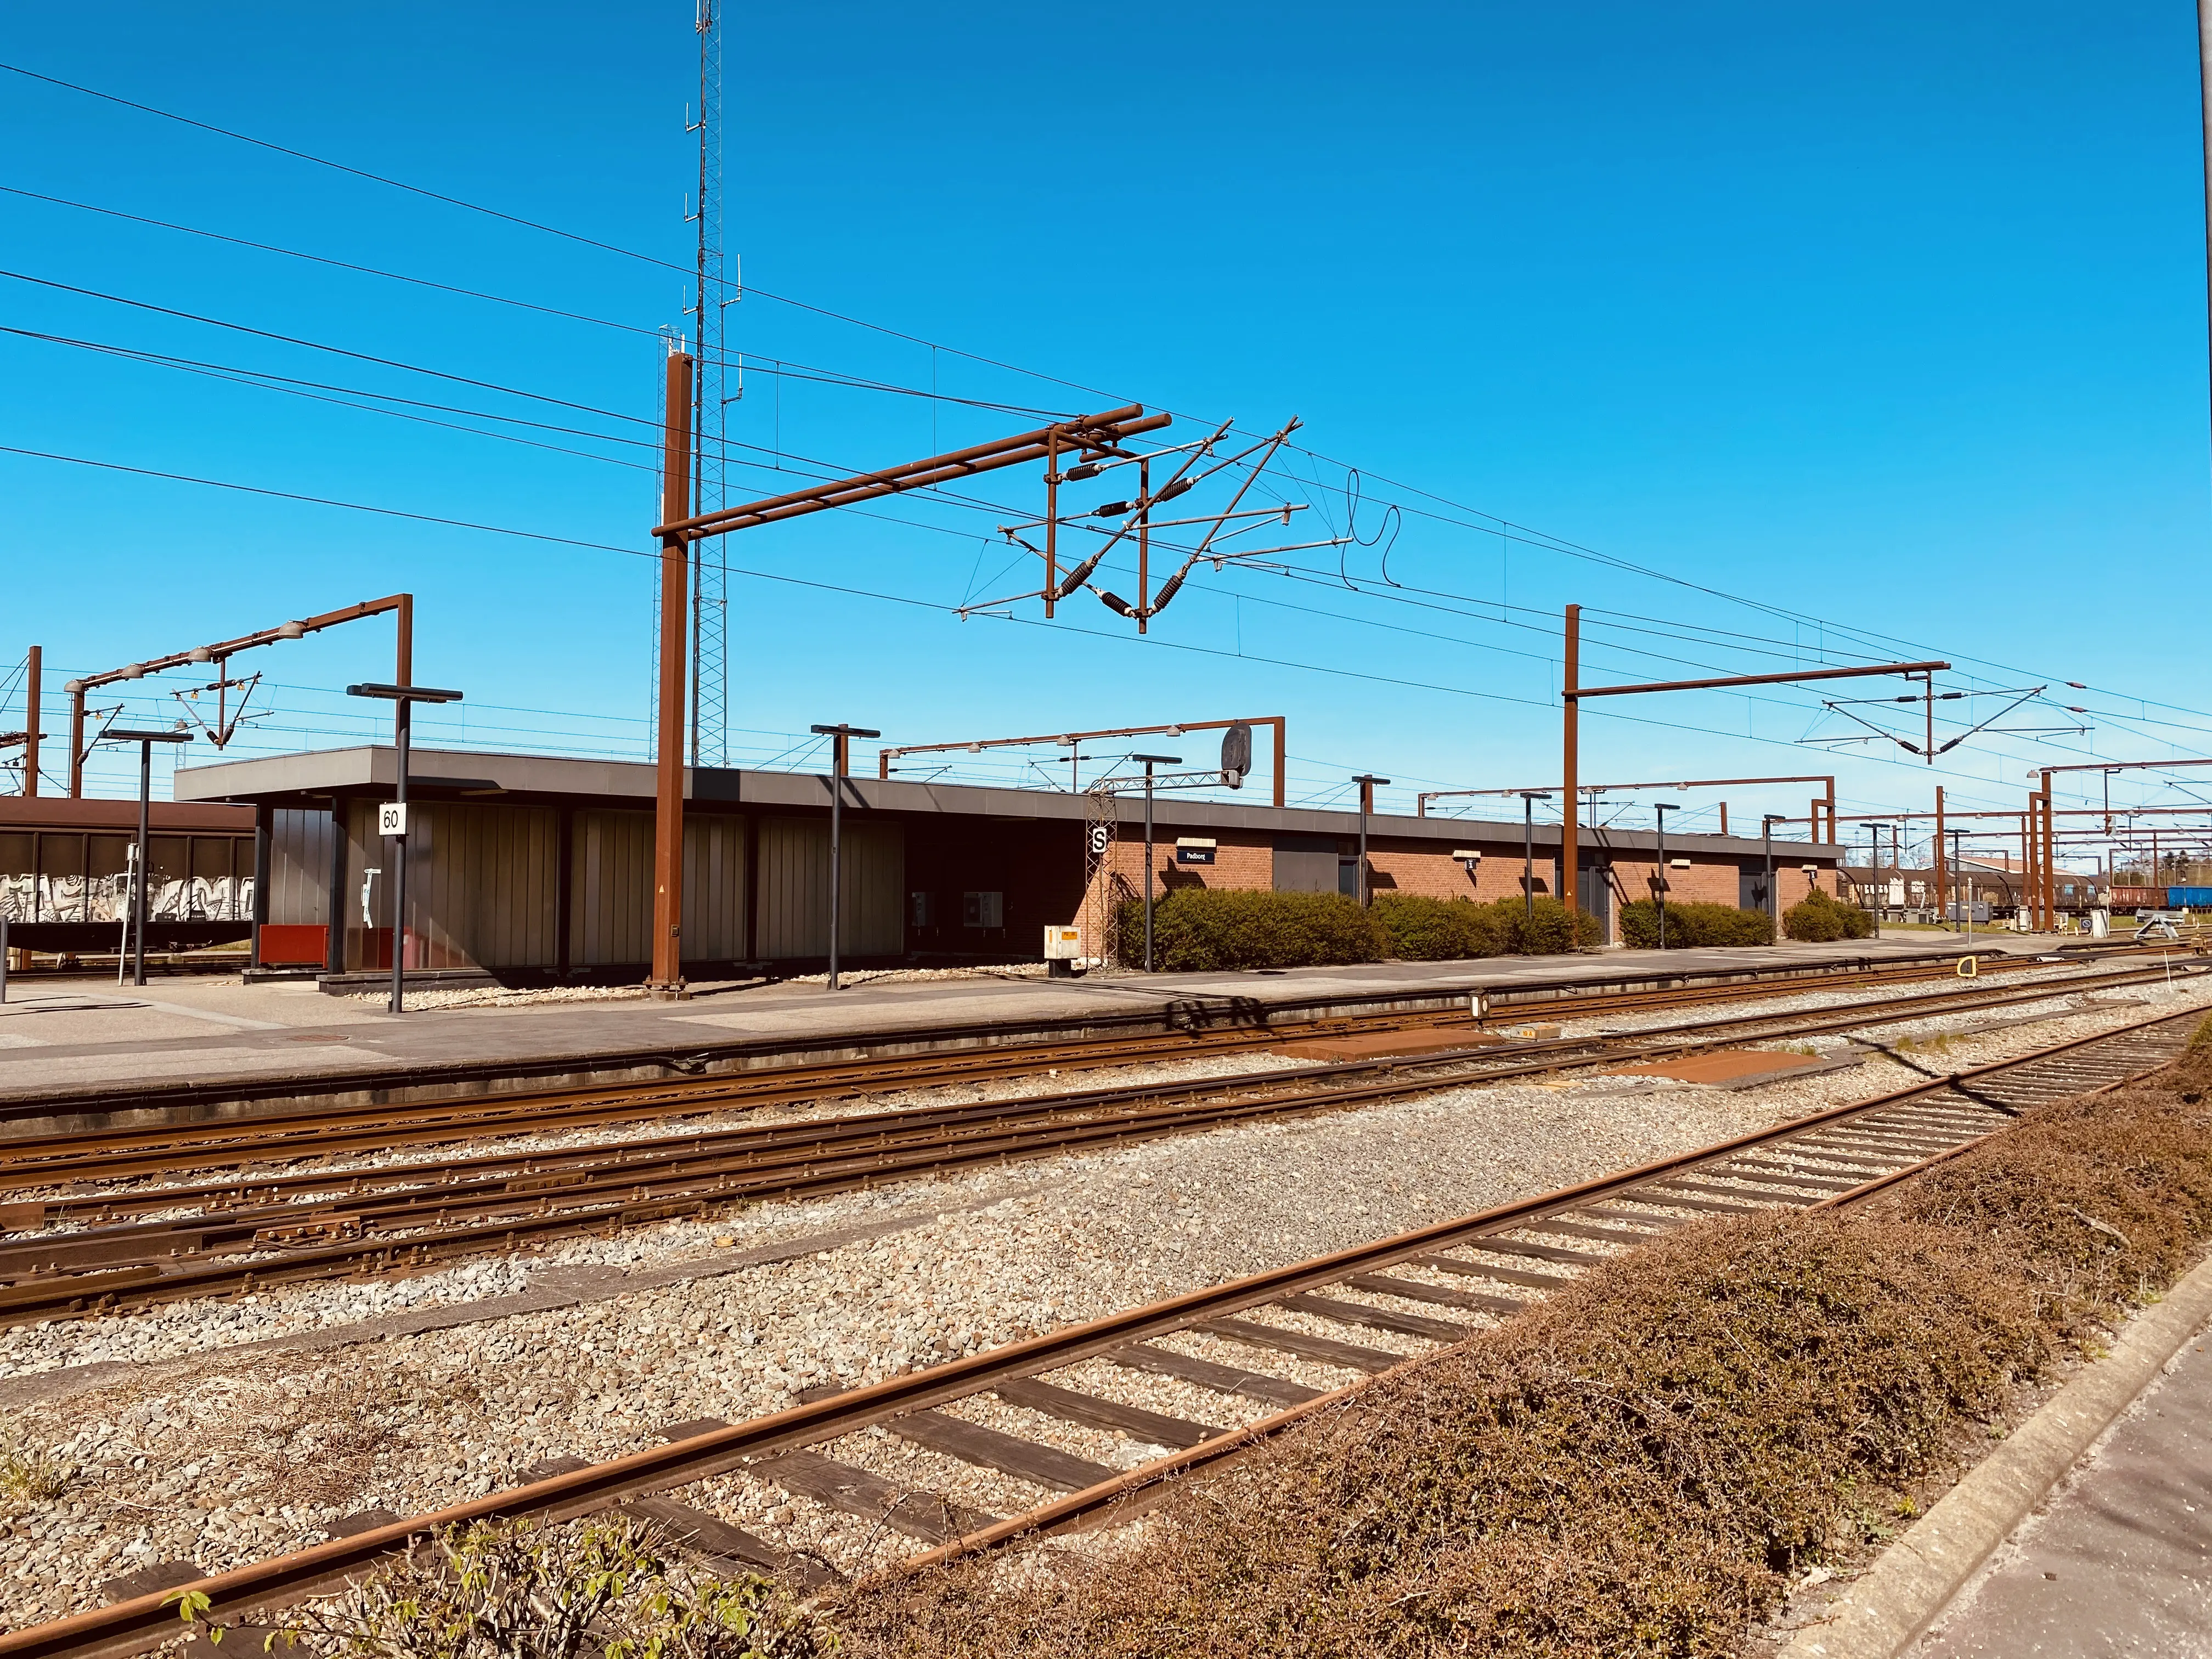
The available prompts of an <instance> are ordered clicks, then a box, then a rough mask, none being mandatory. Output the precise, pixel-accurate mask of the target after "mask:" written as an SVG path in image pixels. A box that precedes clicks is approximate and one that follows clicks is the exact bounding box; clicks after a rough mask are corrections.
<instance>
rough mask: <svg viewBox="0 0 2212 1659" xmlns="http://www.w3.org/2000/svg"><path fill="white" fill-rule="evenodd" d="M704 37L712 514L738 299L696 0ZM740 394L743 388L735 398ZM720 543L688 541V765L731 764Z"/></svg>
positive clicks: (700, 436)
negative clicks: (730, 280)
mask: <svg viewBox="0 0 2212 1659" xmlns="http://www.w3.org/2000/svg"><path fill="white" fill-rule="evenodd" d="M696 3H697V11H696V16H695V19H694V25H693V26H694V27H695V28H696V31H697V33H698V36H699V119H698V123H697V125H696V127H695V128H694V129H693V131H696V132H697V133H698V135H699V193H698V197H697V200H698V209H697V211H696V214H695V215H694V218H695V221H696V224H697V226H698V231H699V235H698V264H697V285H696V288H695V289H693V298H694V306H693V311H694V313H695V316H696V322H697V326H696V329H695V330H694V332H695V334H696V337H697V339H698V357H699V363H698V368H697V370H696V373H695V374H694V377H693V380H692V386H693V388H694V391H693V396H694V398H695V400H696V406H695V407H694V409H693V410H692V420H691V442H692V451H691V510H692V511H693V512H694V513H712V512H713V511H714V509H715V508H717V507H722V506H724V505H726V494H725V491H726V454H727V448H728V446H727V441H726V440H727V422H728V408H729V401H730V400H729V398H727V397H726V396H725V395H724V392H723V387H724V386H725V384H726V377H725V375H724V374H723V369H722V362H723V359H724V357H725V356H726V355H727V352H726V343H727V331H726V328H725V325H724V322H723V313H724V311H725V309H726V307H728V306H729V305H730V304H732V302H733V299H734V296H733V295H731V293H730V291H729V289H728V288H727V286H726V283H725V281H724V277H723V258H722V18H721V5H720V0H696ZM743 392H744V383H743V381H742V380H740V381H739V382H738V395H742V394H743ZM726 557H727V555H726V553H725V552H724V551H723V550H722V544H721V542H720V540H719V539H718V538H708V539H706V540H702V541H696V542H694V543H692V544H691V764H693V765H694V766H726V765H728V764H729V759H730V755H729V748H730V742H729V731H730V726H729V711H730V688H729V637H730V611H729V603H728V599H729V571H728V567H727V565H726V562H725V561H726Z"/></svg>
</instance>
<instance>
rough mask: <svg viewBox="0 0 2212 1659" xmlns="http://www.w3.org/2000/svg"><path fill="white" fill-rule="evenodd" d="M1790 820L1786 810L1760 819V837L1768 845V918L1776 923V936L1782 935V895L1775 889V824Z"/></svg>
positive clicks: (1771, 813)
mask: <svg viewBox="0 0 2212 1659" xmlns="http://www.w3.org/2000/svg"><path fill="white" fill-rule="evenodd" d="M1789 822H1790V817H1789V815H1788V814H1787V813H1785V812H1769V813H1767V814H1766V815H1765V817H1761V818H1760V819H1759V840H1760V841H1761V842H1764V843H1765V847H1766V919H1767V920H1768V921H1771V922H1772V923H1773V924H1774V937H1775V938H1776V939H1780V938H1781V937H1782V896H1781V895H1780V894H1778V893H1777V892H1776V891H1775V890H1774V826H1775V825H1776V824H1778V823H1789Z"/></svg>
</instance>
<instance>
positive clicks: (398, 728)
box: [279, 629, 461, 1014]
mask: <svg viewBox="0 0 2212 1659" xmlns="http://www.w3.org/2000/svg"><path fill="white" fill-rule="evenodd" d="M279 632H282V630H281V629H280V630H279ZM346 696H349V697H368V698H369V699H371V700H373V701H374V702H388V703H390V704H391V705H392V748H393V749H394V750H397V751H398V783H397V787H396V789H395V793H394V794H393V797H392V802H391V805H388V806H382V807H380V808H378V810H377V828H378V829H379V830H380V831H381V832H382V834H383V836H384V837H385V838H386V840H388V841H395V842H398V843H399V844H398V848H396V849H394V851H393V853H392V1001H391V1004H390V1007H391V1011H392V1012H393V1013H395V1014H404V1013H405V1012H407V986H406V981H405V980H404V977H403V975H404V974H405V972H406V964H407V756H408V745H409V744H410V740H411V738H412V737H413V734H414V730H415V713H414V710H415V705H416V703H418V702H460V701H461V694H460V693H459V692H458V691H453V690H444V689H441V688H440V687H437V686H430V685H394V684H390V683H388V682H386V681H383V680H368V681H364V682H363V683H362V684H357V685H349V686H348V687H346ZM395 809H396V810H395ZM331 926H332V927H336V926H337V918H336V917H335V916H333V917H332V918H331Z"/></svg>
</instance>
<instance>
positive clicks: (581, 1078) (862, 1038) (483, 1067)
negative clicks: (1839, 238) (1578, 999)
mask: <svg viewBox="0 0 2212 1659" xmlns="http://www.w3.org/2000/svg"><path fill="white" fill-rule="evenodd" d="M1961 954H1964V952H1963V951H1960V950H1958V949H1956V948H1942V947H1935V948H1927V949H1918V950H1911V951H1897V952H1895V953H1893V954H1891V953H1884V954H1881V955H1873V954H1850V953H1846V954H1841V955H1838V956H1836V957H1828V958H1826V959H1825V960H1821V959H1815V960H1813V961H1797V962H1791V961H1790V960H1789V959H1788V958H1787V957H1784V958H1782V959H1780V960H1778V961H1776V962H1773V963H1761V964H1759V965H1757V966H1750V965H1735V966H1729V967H1725V968H1697V967H1692V966H1690V965H1689V964H1687V963H1685V964H1684V965H1683V966H1682V967H1681V968H1680V969H1675V970H1674V971H1672V972H1668V971H1666V970H1665V968H1664V965H1663V964H1662V963H1639V964H1638V965H1637V966H1635V967H1628V966H1627V965H1626V964H1623V965H1622V966H1621V967H1620V969H1615V970H1614V971H1612V972H1607V970H1606V968H1605V967H1601V966H1600V965H1599V963H1597V962H1593V961H1591V959H1590V958H1589V957H1587V956H1585V957H1581V958H1580V960H1582V961H1583V962H1584V963H1586V964H1587V967H1586V969H1585V971H1584V972H1583V973H1581V974H1566V975H1560V976H1558V977H1555V978H1550V979H1542V980H1532V981H1523V982H1520V983H1513V982H1510V981H1508V982H1505V983H1499V982H1498V981H1494V980H1492V979H1489V978H1486V977H1484V976H1483V975H1482V973H1481V969H1480V966H1479V965H1478V962H1479V960H1480V959H1478V962H1469V963H1465V964H1460V963H1454V964H1452V966H1453V967H1454V968H1455V969H1464V970H1466V974H1467V976H1466V977H1458V976H1455V977H1452V978H1449V979H1445V980H1443V981H1442V982H1440V983H1437V982H1432V983H1429V984H1425V985H1411V984H1409V985H1397V986H1393V985H1389V984H1383V983H1378V984H1376V986H1374V987H1371V988H1364V987H1363V988H1362V989H1361V990H1358V991H1350V990H1346V991H1340V992H1338V993H1336V994H1330V995H1322V996H1305V997H1302V996H1299V995H1298V994H1297V985H1296V982H1295V981H1291V982H1289V983H1283V982H1281V981H1276V982H1275V983H1274V985H1273V987H1271V988H1272V989H1273V995H1272V996H1269V997H1267V998H1265V999H1261V998H1254V997H1246V996H1241V995H1237V994H1233V993H1227V992H1223V991H1219V990H1207V991H1200V992H1196V993H1185V994H1176V991H1175V990H1173V989H1172V988H1170V987H1159V991H1158V1000H1157V1001H1155V1002H1152V1003H1151V1004H1149V1005H1148V1006H1143V1007H1138V1008H1121V1009H1114V1010H1110V1011H1109V1010H1103V1009H1099V1008H1091V1009H1085V1010H1071V1011H1070V1012H1068V1013H1067V1014H1066V1015H1064V1016H1060V1017H1056V1018H1027V1019H1014V1020H1005V1021H986V1022H982V1023H962V1022H953V1023H949V1024H934V1025H933V1024H915V1025H909V1026H903V1027H902V1026H886V1027H879V1028H877V1029H873V1030H845V1031H840V1032H820V1033H813V1034H801V1033H789V1034H783V1035H779V1036H757V1037H750V1038H736V1039H726V1040H721V1041H714V1040H711V1039H709V1040H705V1041H700V1040H697V1039H696V1038H695V1039H692V1040H690V1041H684V1042H667V1041H665V1040H664V1041H661V1042H656V1043H654V1044H653V1045H652V1046H651V1047H631V1046H617V1047H612V1048H599V1049H592V1048H572V1049H568V1050H566V1051H563V1052H556V1053H546V1054H537V1055H533V1056H529V1057H513V1056H510V1057H507V1058H505V1059H501V1060H475V1061H436V1060H431V1061H420V1060H417V1061H408V1060H397V1059H396V1058H395V1057H394V1056H391V1055H388V1054H374V1055H367V1054H365V1055H364V1056H363V1058H364V1060H374V1062H376V1063H374V1064H365V1065H362V1066H343V1067H339V1068H336V1069H333V1070H327V1071H313V1072H305V1071H303V1072H283V1073H265V1072H264V1073H254V1074H249V1075H245V1076H231V1077H224V1076H221V1075H206V1076H193V1075H192V1074H191V1073H190V1071H189V1070H184V1071H183V1072H182V1075H180V1076H179V1075H177V1074H176V1073H175V1072H173V1073H172V1076H173V1081H170V1082H167V1083H165V1084H162V1085H155V1086H152V1087H139V1088H126V1089H118V1088H117V1087H115V1086H114V1085H110V1084H94V1085H30V1086H27V1087H21V1088H5V1087H0V1138H7V1137H13V1136H17V1135H24V1134H53V1133H76V1132H82V1131H88V1130H106V1129H111V1128H127V1127H139V1126H141V1125H144V1124H151V1123H156V1122H161V1121H197V1120H199V1119H202V1118H210V1117H234V1116H251V1115H254V1114H255V1113H256V1112H258V1111H272V1110H283V1109H291V1108H295V1107H297V1106H298V1105H300V1104H301V1103H305V1102H307V1101H308V1100H313V1101H314V1102H316V1103H319V1104H323V1105H325V1106H346V1105H358V1104H368V1105H389V1104H402V1103H415V1102H421V1101H426V1100H441V1099H468V1098H472V1097H495V1096H497V1095H500V1094H503V1093H508V1092H517V1091H538V1090H545V1089H556V1090H557V1089H581V1088H604V1087H610V1086H621V1085H628V1084H635V1083H653V1082H659V1081H663V1080H665V1079H668V1078H670V1077H671V1074H673V1075H676V1076H686V1075H688V1076H699V1075H702V1074H720V1073H736V1072H742V1071H746V1070H751V1069H755V1068H763V1067H769V1066H790V1065H799V1064H807V1063H817V1062H824V1061H835V1060H858V1059H862V1058H871V1057H872V1058H882V1057H888V1056H893V1055H898V1054H919V1053H929V1052H945V1051H948V1050H957V1049H963V1048H983V1047H996V1046H1000V1045H1009V1044H1015V1043H1021V1042H1040V1043H1042V1042H1054V1041H1069V1040H1081V1039H1083V1038H1086V1037H1094V1036H1109V1035H1122V1036H1134V1035H1145V1034H1151V1033H1154V1032H1165V1031H1169V1030H1203V1029H1207V1028H1212V1027H1220V1026H1230V1025H1240V1024H1241V1025H1248V1026H1264V1025H1265V1024H1267V1023H1268V1022H1269V1020H1270V1019H1272V1018H1285V1019H1295V1018H1309V1019H1310V1018H1340V1017H1346V1016H1357V1015H1361V1014H1369V1013H1381V1012H1401V1011H1402V1012H1426V1011H1434V1010H1440V1009H1442V1008H1444V1007H1447V1006H1450V1005H1451V1004H1452V1003H1454V1002H1457V1001H1462V1000H1464V999H1466V998H1467V997H1468V996H1469V995H1470V994H1474V993H1475V992H1481V993H1483V994H1486V995H1487V996H1489V997H1491V998H1492V1005H1493V1006H1494V1007H1495V1008H1497V1009H1498V1010H1500V1011H1503V1010H1504V1009H1507V1008H1514V1009H1520V1008H1528V1009H1531V1010H1533V1009H1535V1008H1540V1007H1541V1006H1542V1005H1543V1004H1545V1003H1546V1002H1548V1001H1551V1000H1554V999H1556V998H1559V997H1565V996H1571V995H1574V994H1579V993H1587V992H1593V991H1595V992H1601V993H1604V992H1613V993H1620V994H1633V993H1635V992H1637V991H1641V990H1647V989H1655V988H1662V987H1672V986H1688V985H1723V984H1729V983H1748V982H1754V981H1765V982H1767V983H1779V982H1784V981H1791V980H1802V981H1806V982H1807V984H1808V987H1815V986H1817V984H1818V982H1819V981H1821V980H1825V979H1832V978H1836V977H1839V976H1842V975H1848V974H1850V973H1853V972H1858V971H1863V970H1867V969H1879V968H1894V967H1908V966H1913V965H1917V964H1921V963H1932V962H1936V961H1941V960H1948V959H1950V958H1952V957H1957V956H1959V955H1961ZM1976 954H1984V953H1983V952H1979V951H1978V952H1976ZM1515 960H1519V959H1517V958H1516V959H1515ZM1559 960H1560V961H1562V962H1563V963H1564V962H1568V961H1573V960H1577V958H1576V957H1571V956H1570V957H1561V958H1559ZM1608 966H1609V964H1608ZM1115 988H1117V989H1126V990H1131V991H1138V992H1139V993H1141V992H1143V991H1145V990H1147V989H1150V988H1151V987H1149V986H1147V985H1146V984H1145V983H1144V982H1143V981H1137V982H1135V983H1133V984H1127V985H1119V986H1116V987H1115ZM173 1065H174V1066H178V1067H179V1069H181V1068H182V1067H186V1066H189V1065H190V1058H189V1055H179V1057H178V1060H177V1061H175V1062H173Z"/></svg>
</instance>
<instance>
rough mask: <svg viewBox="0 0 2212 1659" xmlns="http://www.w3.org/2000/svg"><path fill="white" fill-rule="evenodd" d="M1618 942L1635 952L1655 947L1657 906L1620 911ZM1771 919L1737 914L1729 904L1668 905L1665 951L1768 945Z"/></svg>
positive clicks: (1643, 902) (1759, 913)
mask: <svg viewBox="0 0 2212 1659" xmlns="http://www.w3.org/2000/svg"><path fill="white" fill-rule="evenodd" d="M1620 938H1621V942H1622V943H1623V944H1626V945H1634V946H1636V947H1637V948H1638V950H1646V951H1648V950H1654V949H1656V948H1657V946H1658V944H1659V906H1658V905H1657V904H1656V902H1654V901H1652V900H1650V899H1638V900H1637V901H1636V902H1634V903H1633V904H1624V905H1622V906H1621V907H1620ZM1773 943H1774V918H1773V917H1771V916H1770V915H1767V914H1766V912H1765V911H1764V910H1739V909H1737V908H1735V906H1734V905H1733V904H1669V905H1668V907H1667V948H1668V950H1670V951H1686V950H1688V949H1690V948H1692V946H1696V945H1771V944H1773Z"/></svg>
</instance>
